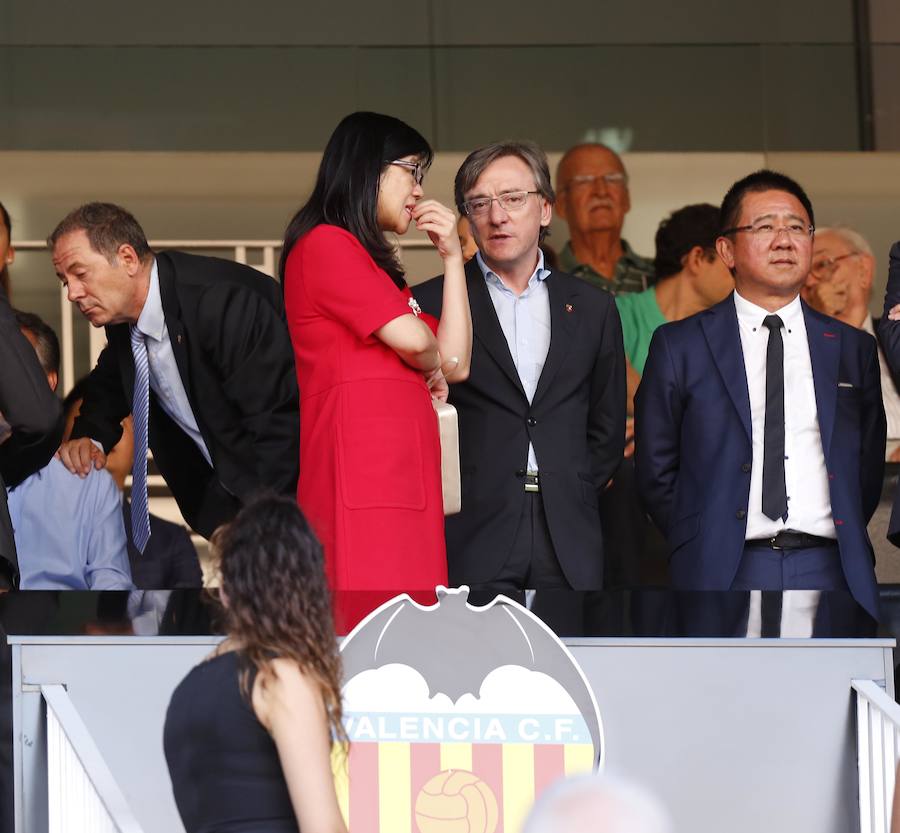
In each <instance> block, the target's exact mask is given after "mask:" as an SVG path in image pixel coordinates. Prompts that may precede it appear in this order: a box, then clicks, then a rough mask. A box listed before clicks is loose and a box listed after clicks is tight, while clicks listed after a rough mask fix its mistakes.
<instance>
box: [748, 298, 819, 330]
mask: <svg viewBox="0 0 900 833" xmlns="http://www.w3.org/2000/svg"><path fill="white" fill-rule="evenodd" d="M734 307H735V309H736V310H737V316H738V322H739V323H741V324H744V325H747V326H750V327H751V328H754V329H755V328H758V327H761V326H762V322H763V319H764V318H765V317H766V316H767V315H777V316H778V317H779V318H781V321H782V323H783V324H784V327H785V329H790V327H791V324H793V323H794V322H796V321H797V319H800V320H802V319H803V307H802V306H801V304H800V296H799V295H797V296H796V297H795V298H794V299H793V300H792V301H790V302H789V303H787V304H785V305H784V306H783V307H781V309H777V310H775V311H774V312H769V310H767V309H763V308H762V307H760V306H757V305H756V304H754V303H752V302H751V301H748V300H747V299H746V298H744V297H742V296H741V294H740V293H739V292H738V291H737V290H736V289H735V290H734Z"/></svg>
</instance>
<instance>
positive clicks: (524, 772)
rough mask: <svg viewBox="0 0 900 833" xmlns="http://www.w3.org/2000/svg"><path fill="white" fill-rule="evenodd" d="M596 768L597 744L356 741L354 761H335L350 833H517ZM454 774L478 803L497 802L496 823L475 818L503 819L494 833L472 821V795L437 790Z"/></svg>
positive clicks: (341, 755) (342, 753)
mask: <svg viewBox="0 0 900 833" xmlns="http://www.w3.org/2000/svg"><path fill="white" fill-rule="evenodd" d="M595 763H596V761H595V759H594V747H593V745H592V744H591V743H541V742H534V743H522V742H515V743H485V742H477V743H430V742H404V741H394V740H391V741H380V742H375V741H359V740H357V741H354V742H353V743H352V745H351V746H350V751H349V755H347V754H346V750H345V749H343V748H338V747H336V750H335V753H334V755H333V767H334V774H335V787H336V789H337V795H338V801H339V804H340V807H341V810H342V812H343V814H344V819H345V821H346V822H347V826H348V829H349V831H350V833H455V831H456V830H463V831H468V833H518V831H519V829H520V828H521V825H522V822H523V821H524V818H525V816H526V815H527V813H528V811H529V809H530V808H531V805H532V803H533V802H534V799H535V798H536V797H537V796H538V795H540V793H541V792H542V791H543V790H544V789H545V788H546V787H547V786H548V785H549V784H550V783H551V782H552V781H554V780H556V779H557V778H559V777H561V776H563V775H571V774H575V773H580V772H587V771H590V770H591V769H592V768H593V767H594V765H595ZM452 772H461V773H471V776H472V777H469V778H468V779H466V780H465V781H464V782H463V783H466V784H470V785H474V786H477V788H478V789H477V790H474V791H472V792H471V793H470V795H471V796H473V797H474V800H475V801H476V802H477V801H481V800H487V802H488V803H489V802H490V800H491V799H490V796H493V799H495V801H496V807H497V811H496V814H495V815H491V814H490V813H489V814H488V815H487V816H485V815H484V813H483V812H481V811H480V810H477V808H473V809H472V810H471V812H472V813H475V814H476V815H477V817H478V818H489V819H490V821H493V820H494V819H496V821H495V822H494V824H493V827H491V828H490V829H488V827H487V825H489V824H490V821H488V822H485V823H484V824H483V825H482V827H483V828H484V829H483V830H478V829H476V828H477V825H474V826H473V824H472V823H471V821H472V819H467V817H466V816H465V813H467V812H469V810H468V809H467V806H468V805H467V804H466V798H465V795H464V794H465V790H463V791H462V793H463V796H462V797H460V796H458V795H456V794H455V792H452V791H451V792H445V793H443V794H442V793H441V791H440V786H438V787H436V788H435V787H434V784H438V785H440V783H441V779H440V778H437V776H441V775H442V774H444V773H448V774H449V773H452ZM444 781H445V782H446V783H447V785H448V787H449V786H450V782H448V781H446V779H444ZM430 784H431V786H432V788H430V789H428V790H426V786H428V785H430ZM485 789H486V790H487V791H488V793H486V792H485ZM436 790H437V791H436ZM423 791H424V793H425V796H424V798H422V796H423ZM417 800H419V807H418V809H419V812H418V813H417ZM423 808H424V809H423ZM428 808H436V809H435V810H434V812H431V810H429V809H428ZM476 811H477V812H476ZM456 821H458V823H459V824H460V826H457V825H456V824H455V823H454V822H456ZM463 822H464V823H465V826H462V823H463ZM425 828H427V829H425Z"/></svg>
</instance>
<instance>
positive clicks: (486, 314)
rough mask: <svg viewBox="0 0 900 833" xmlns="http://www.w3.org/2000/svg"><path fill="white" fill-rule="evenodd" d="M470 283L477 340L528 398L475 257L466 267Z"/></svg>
mask: <svg viewBox="0 0 900 833" xmlns="http://www.w3.org/2000/svg"><path fill="white" fill-rule="evenodd" d="M466 282H467V283H468V285H469V308H470V310H471V313H472V331H473V334H474V337H475V338H477V339H478V340H479V341H480V342H481V344H482V345H483V346H484V348H485V350H487V352H488V353H489V354H490V355H491V357H492V358H493V359H494V361H495V362H496V363H497V364H498V365H499V366H500V369H501V370H502V371H503V372H504V373H505V374H506V375H507V376H508V377H509V380H510V381H511V382H512V383H513V384H514V385H515V386H516V387H517V388H518V389H519V391H520V392H521V394H522V396H525V389H524V388H523V387H522V380H521V379H520V378H519V373H518V371H517V370H516V366H515V364H514V363H513V358H512V354H511V353H510V352H509V344H508V343H507V341H506V336H505V335H503V328H502V327H501V326H500V319H498V318H497V311H496V310H495V309H494V303H493V301H491V295H490V293H489V292H488V288H487V282H486V281H485V279H484V275H483V274H482V273H481V269H480V268H479V266H478V263H476V261H475V258H474V257H473V258H472V259H471V260H470V261H469V263H468V264H467V265H466Z"/></svg>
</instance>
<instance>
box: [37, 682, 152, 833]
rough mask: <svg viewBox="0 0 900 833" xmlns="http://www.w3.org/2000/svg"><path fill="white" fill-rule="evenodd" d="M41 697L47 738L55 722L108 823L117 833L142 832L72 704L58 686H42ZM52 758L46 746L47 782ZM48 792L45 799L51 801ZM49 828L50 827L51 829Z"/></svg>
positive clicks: (71, 827)
mask: <svg viewBox="0 0 900 833" xmlns="http://www.w3.org/2000/svg"><path fill="white" fill-rule="evenodd" d="M41 695H42V696H43V698H44V700H45V701H46V703H47V720H48V736H50V735H51V734H52V732H51V731H50V724H51V721H53V720H55V721H56V722H57V723H58V724H59V726H60V728H61V729H62V731H63V734H64V735H65V738H66V739H67V740H68V742H69V744H70V746H71V749H72V751H74V753H75V756H76V757H77V760H78V763H79V764H80V765H81V768H82V770H83V773H84V776H85V777H86V778H87V780H88V781H89V782H90V784H91V786H92V787H93V789H94V791H95V792H96V797H97V799H98V800H99V801H100V803H101V804H102V805H103V807H104V808H105V810H106V812H107V814H108V815H109V820H110V821H111V823H112V824H113V825H115V827H116V829H117V830H118V831H119V833H143V828H142V827H141V825H140V823H139V822H138V820H137V818H136V817H135V815H134V813H133V812H132V810H131V808H130V807H129V806H128V801H127V799H126V798H125V795H124V793H123V792H122V790H121V788H120V787H119V785H118V783H117V782H116V779H115V777H114V776H113V774H112V771H111V770H110V768H109V766H108V765H107V763H106V761H105V760H104V759H103V756H102V755H101V753H100V750H99V749H98V748H97V744H96V743H95V742H94V739H93V737H91V734H90V732H89V731H88V728H87V726H85V724H84V721H83V720H82V719H81V715H79V714H78V710H77V709H76V708H75V704H74V703H73V702H72V700H71V698H70V697H69V694H68V692H67V691H66V689H65V687H64V686H62V685H42V686H41ZM51 755H52V752H51V749H50V744H49V743H48V762H47V769H48V780H49V779H51V778H52V777H53V774H52V773H53V770H54V762H53V761H52V760H49V759H50V757H51ZM52 794H53V793H52V791H51V792H50V796H48V798H49V799H50V800H52ZM64 810H65V812H66V813H71V812H72V811H73V810H74V808H72V807H66V808H64ZM51 829H52V828H51ZM65 829H69V830H75V829H86V828H84V827H83V826H81V827H79V826H78V825H72V826H69V825H68V824H67V825H66V827H65Z"/></svg>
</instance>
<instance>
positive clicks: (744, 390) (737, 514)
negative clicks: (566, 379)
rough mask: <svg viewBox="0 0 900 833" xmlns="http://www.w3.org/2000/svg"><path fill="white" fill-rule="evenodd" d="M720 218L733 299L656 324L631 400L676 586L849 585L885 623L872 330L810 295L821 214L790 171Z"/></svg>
mask: <svg viewBox="0 0 900 833" xmlns="http://www.w3.org/2000/svg"><path fill="white" fill-rule="evenodd" d="M721 224H722V225H721V227H722V233H721V236H720V237H719V239H718V240H717V242H716V248H717V250H718V252H719V255H720V257H721V258H722V260H724V262H725V264H726V265H727V266H728V267H729V268H730V269H731V271H732V274H733V275H734V282H735V291H734V294H733V295H730V296H729V297H728V298H726V299H725V300H724V301H722V302H721V303H720V304H717V305H716V306H714V307H711V308H710V309H708V310H705V311H703V312H701V313H698V314H697V315H694V316H692V317H690V318H687V319H684V320H682V321H677V322H673V323H671V324H666V325H664V326H662V327H660V328H659V329H658V330H657V331H656V333H655V334H654V336H653V341H652V342H651V345H650V355H649V358H648V360H647V365H646V368H645V370H644V375H643V378H642V381H641V384H640V387H639V388H638V392H637V395H636V397H635V429H636V451H635V465H636V471H637V480H638V488H639V491H640V493H641V497H642V499H643V501H644V503H645V505H646V507H647V509H648V511H649V512H650V514H651V515H652V517H653V519H654V520H655V521H656V523H657V524H658V525H659V528H660V529H661V530H662V531H663V533H664V534H665V535H666V537H667V539H668V542H669V546H670V548H671V553H672V554H671V565H670V574H671V577H672V582H673V584H674V586H675V587H676V588H680V589H692V590H728V589H734V590H791V589H803V590H844V591H847V590H849V592H850V593H852V595H853V597H854V598H855V599H856V600H857V602H858V603H859V604H860V605H862V607H863V608H865V609H866V610H867V611H868V612H869V613H870V614H871V615H872V616H875V617H876V618H877V614H878V589H877V585H876V581H875V572H874V569H873V566H874V555H873V551H872V545H871V543H870V541H869V538H868V535H867V533H866V524H867V523H868V521H869V519H870V518H871V517H872V514H873V512H874V511H875V507H876V505H877V503H878V499H879V496H880V493H881V485H882V475H883V468H884V443H885V417H884V409H883V407H882V402H881V385H880V381H879V370H878V360H877V352H876V351H877V347H876V343H875V339H874V338H873V337H872V336H871V335H869V334H868V333H865V332H863V331H861V330H857V329H855V328H854V327H850V326H847V325H845V324H843V323H841V322H839V321H837V320H836V319H833V318H829V317H828V316H825V315H822V314H821V313H818V312H816V311H815V310H813V309H812V308H810V307H809V306H807V305H806V304H805V303H804V302H803V301H801V299H800V297H799V294H800V288H801V286H803V283H804V281H805V279H806V277H807V274H808V273H809V269H810V261H811V257H812V250H813V235H814V216H813V209H812V205H811V203H810V201H809V198H808V197H807V196H806V193H805V192H804V191H803V189H802V188H801V187H800V186H799V185H798V184H797V183H796V182H794V181H793V180H792V179H790V178H788V177H786V176H784V175H782V174H779V173H775V172H773V171H765V170H764V171H758V172H756V173H754V174H751V175H750V176H748V177H745V178H744V179H742V180H740V181H739V182H737V183H735V184H734V185H733V186H732V187H731V189H730V190H729V192H728V193H727V194H726V196H725V199H724V200H723V202H722V208H721Z"/></svg>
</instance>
